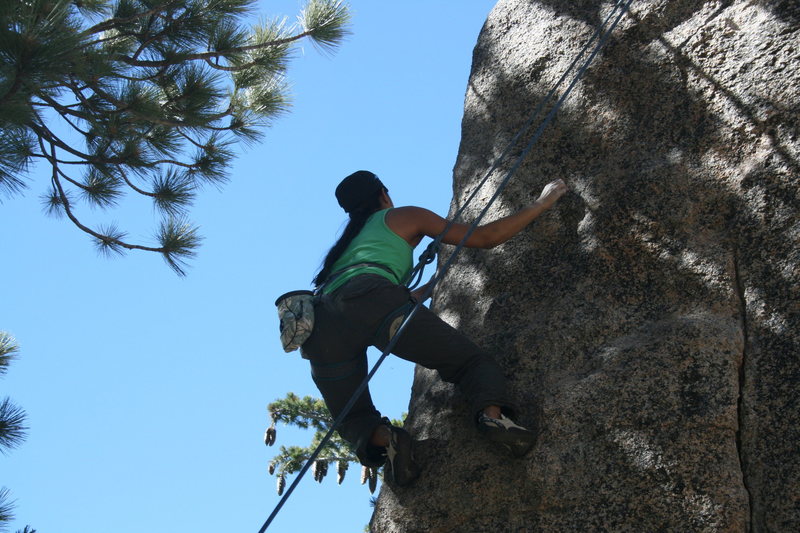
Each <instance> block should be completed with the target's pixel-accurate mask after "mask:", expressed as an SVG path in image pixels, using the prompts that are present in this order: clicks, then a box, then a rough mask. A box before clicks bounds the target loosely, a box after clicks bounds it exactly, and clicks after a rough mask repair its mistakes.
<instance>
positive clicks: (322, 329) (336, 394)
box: [303, 298, 386, 466]
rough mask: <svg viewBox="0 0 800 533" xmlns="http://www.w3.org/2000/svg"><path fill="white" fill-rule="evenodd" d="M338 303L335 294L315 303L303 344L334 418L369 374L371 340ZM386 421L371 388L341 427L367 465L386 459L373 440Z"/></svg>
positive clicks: (316, 381)
mask: <svg viewBox="0 0 800 533" xmlns="http://www.w3.org/2000/svg"><path fill="white" fill-rule="evenodd" d="M335 305H336V301H335V300H333V299H332V298H323V300H322V301H321V302H319V303H318V304H317V305H316V306H315V309H314V312H315V324H314V331H313V333H312V334H311V336H310V337H309V338H308V340H307V341H306V342H305V343H304V344H303V352H304V354H305V356H306V357H308V359H309V360H310V363H311V376H312V378H313V380H314V383H315V384H316V386H317V388H318V389H319V391H320V394H321V395H322V399H323V400H325V404H326V405H327V406H328V410H329V411H330V412H331V415H332V416H333V418H334V420H335V419H337V418H338V417H339V416H340V415H341V413H342V411H343V410H344V407H345V406H346V405H347V403H348V402H349V401H350V398H351V397H352V396H353V394H354V393H355V392H356V390H357V389H358V387H359V385H361V382H362V381H363V380H364V378H365V377H366V375H367V355H366V346H367V343H366V341H365V340H363V339H362V337H363V335H359V334H357V333H356V332H352V331H350V328H349V326H348V324H347V323H346V322H344V320H343V319H342V317H341V315H340V314H339V313H338V312H337V310H336V309H335V308H332V306H335ZM383 423H384V421H383V419H382V417H381V414H380V412H379V411H378V410H377V409H376V408H375V406H374V404H373V402H372V397H371V396H370V393H369V388H367V389H366V390H365V391H364V392H362V393H361V394H360V395H359V397H358V399H357V400H356V401H355V404H354V405H353V407H352V409H350V411H349V412H348V414H347V415H346V416H345V418H344V419H343V420H342V422H341V423H340V425H339V427H338V433H339V435H341V437H342V438H343V439H344V440H346V441H348V442H349V443H350V444H352V445H353V447H354V448H355V450H356V455H357V456H358V458H359V459H360V460H361V462H362V464H364V465H366V466H381V465H382V464H383V462H384V461H385V459H386V458H385V457H384V456H383V455H382V454H383V451H384V450H383V449H382V448H380V449H379V448H376V447H373V446H371V445H370V444H369V440H370V436H371V435H372V433H373V431H374V430H375V428H376V427H378V426H379V425H381V424H383Z"/></svg>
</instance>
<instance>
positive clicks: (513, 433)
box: [478, 413, 537, 457]
mask: <svg viewBox="0 0 800 533" xmlns="http://www.w3.org/2000/svg"><path fill="white" fill-rule="evenodd" d="M478 431H480V432H481V433H483V434H484V436H485V437H486V438H487V439H489V440H490V441H492V442H496V443H498V444H500V445H502V446H504V447H506V448H508V449H509V450H510V451H511V453H512V454H514V456H515V457H524V456H525V454H527V453H528V452H529V451H530V450H531V448H533V445H534V444H536V437H537V434H536V432H535V431H531V430H529V429H525V428H524V427H522V426H519V425H517V424H515V423H514V421H513V420H511V419H510V418H506V417H505V416H504V415H500V418H492V417H489V416H486V415H485V414H483V413H481V415H480V416H479V417H478Z"/></svg>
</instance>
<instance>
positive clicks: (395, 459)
mask: <svg viewBox="0 0 800 533" xmlns="http://www.w3.org/2000/svg"><path fill="white" fill-rule="evenodd" d="M389 430H390V431H391V432H392V435H391V438H390V440H389V445H388V446H387V447H386V463H387V465H389V466H390V471H391V473H392V479H393V480H394V482H395V484H396V485H398V486H400V487H405V486H407V485H410V484H411V483H412V482H413V481H414V480H415V479H417V478H418V477H419V473H420V468H419V465H418V464H417V463H416V462H414V441H413V440H412V439H411V435H409V434H408V431H406V430H404V429H401V428H398V427H394V426H389Z"/></svg>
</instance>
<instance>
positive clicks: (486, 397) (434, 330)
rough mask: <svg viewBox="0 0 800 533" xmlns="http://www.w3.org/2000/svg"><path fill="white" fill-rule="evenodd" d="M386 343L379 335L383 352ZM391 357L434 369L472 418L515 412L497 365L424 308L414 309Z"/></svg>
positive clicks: (384, 332) (378, 344) (379, 345)
mask: <svg viewBox="0 0 800 533" xmlns="http://www.w3.org/2000/svg"><path fill="white" fill-rule="evenodd" d="M387 329H388V328H387ZM388 342H389V334H388V331H383V332H381V335H380V338H379V339H378V343H377V346H378V347H379V348H380V349H381V350H383V349H385V348H386V346H387V344H388ZM392 353H393V354H395V355H397V356H398V357H402V358H403V359H406V360H408V361H412V362H414V363H417V364H420V365H422V366H424V367H426V368H431V369H435V370H437V371H438V372H439V375H440V376H441V377H442V379H443V380H445V381H448V382H450V383H455V384H456V385H457V386H458V387H459V389H460V390H461V391H462V392H463V393H464V395H465V396H466V397H467V399H468V401H469V402H470V411H471V412H472V413H473V414H474V415H475V416H477V414H478V413H479V412H481V411H482V410H483V409H484V408H486V407H488V406H491V405H497V406H500V407H501V408H502V410H503V412H504V413H506V414H507V415H508V416H514V413H515V412H516V408H515V406H514V404H513V402H512V401H511V398H510V397H509V395H508V392H507V383H506V378H505V375H504V374H503V370H502V368H500V365H498V364H497V362H496V361H495V360H494V359H493V358H492V357H491V356H490V355H489V354H488V353H486V352H485V351H484V350H482V349H481V348H480V347H478V346H477V345H476V344H475V343H473V342H472V341H471V340H469V339H468V338H467V337H466V336H465V335H463V334H462V333H460V332H459V331H458V330H456V329H455V328H453V327H452V326H450V325H449V324H448V323H446V322H445V321H444V320H442V319H441V318H439V317H438V316H437V315H436V314H435V313H434V312H433V311H431V310H430V309H428V308H427V307H420V308H419V309H418V311H417V313H416V314H415V315H414V317H413V318H412V319H411V322H409V323H408V325H407V326H406V328H405V330H404V332H403V334H402V335H401V337H400V338H399V340H398V342H397V344H396V345H395V347H394V348H393V350H392Z"/></svg>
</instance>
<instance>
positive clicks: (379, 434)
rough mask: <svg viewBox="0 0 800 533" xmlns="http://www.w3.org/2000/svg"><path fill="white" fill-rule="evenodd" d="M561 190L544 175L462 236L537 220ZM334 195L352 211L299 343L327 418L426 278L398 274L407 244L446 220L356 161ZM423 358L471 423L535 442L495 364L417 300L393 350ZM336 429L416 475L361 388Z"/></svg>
mask: <svg viewBox="0 0 800 533" xmlns="http://www.w3.org/2000/svg"><path fill="white" fill-rule="evenodd" d="M566 191H567V186H566V185H565V184H564V182H563V181H562V180H556V181H553V182H551V183H549V184H547V185H546V186H545V187H544V189H543V190H542V192H541V194H540V195H539V197H538V199H537V200H536V201H535V202H533V203H532V204H531V205H528V206H526V207H524V208H522V209H520V210H519V211H517V212H516V213H514V214H511V215H509V216H506V217H503V218H500V219H498V220H495V221H493V222H490V223H487V224H483V225H480V226H478V227H477V228H476V229H475V230H474V232H473V233H472V234H471V235H470V236H469V238H468V239H467V241H466V243H465V244H466V246H468V247H471V248H493V247H495V246H497V245H499V244H501V243H503V242H505V241H507V240H508V239H510V238H511V237H513V236H514V235H516V234H517V233H519V232H520V231H522V230H523V229H524V228H525V227H526V226H527V225H528V224H530V223H531V222H532V221H533V220H535V219H536V218H537V217H538V216H539V215H541V214H542V213H543V212H544V211H546V210H547V209H549V208H550V207H552V206H553V204H554V203H555V202H556V201H557V200H558V199H559V198H560V197H561V196H562V195H563V194H564V193H565V192H566ZM335 194H336V199H337V201H338V203H339V205H340V206H341V207H342V208H343V209H344V210H345V212H347V213H348V214H349V216H350V220H349V222H348V224H347V226H346V227H345V229H344V231H343V232H342V235H341V237H339V239H338V241H337V242H336V243H335V244H334V245H333V247H332V248H331V249H330V251H329V252H328V254H327V256H326V257H325V260H324V261H323V264H322V267H321V269H320V271H319V273H318V274H317V275H316V277H315V278H314V280H313V282H314V285H315V287H316V288H317V293H318V294H319V295H320V297H319V299H318V301H317V303H316V305H315V324H314V329H313V332H312V334H311V336H310V337H309V338H308V339H307V340H306V341H305V343H304V344H303V353H304V355H305V357H307V358H308V359H310V362H311V374H312V377H313V379H314V383H315V384H316V385H317V387H318V388H319V391H320V393H321V394H322V397H323V399H324V400H325V403H326V404H327V406H328V409H329V410H330V412H331V414H332V415H333V417H334V418H337V417H338V416H339V414H340V413H341V412H342V410H343V408H344V406H345V405H346V404H347V402H348V401H349V400H350V398H351V396H352V395H353V394H354V392H355V391H356V389H357V388H358V386H359V385H360V384H361V382H362V381H363V379H364V378H365V377H366V375H367V354H366V350H367V348H368V347H369V346H371V345H373V346H376V347H377V348H379V349H381V350H383V349H384V348H385V347H386V346H387V345H388V343H389V340H390V337H391V336H390V331H389V329H390V328H388V327H386V323H387V318H391V317H392V316H393V314H396V312H397V310H398V309H406V310H407V309H408V308H409V307H408V305H409V302H411V303H413V302H415V301H416V300H418V299H419V298H420V297H421V296H422V295H423V294H424V293H425V289H426V288H427V286H423V287H420V288H419V289H416V290H414V291H409V289H408V288H407V287H406V286H405V285H404V284H403V283H404V282H405V278H406V277H407V276H408V274H409V273H410V271H411V269H412V252H413V249H414V247H416V246H417V245H418V244H419V243H420V241H421V240H422V239H423V238H424V237H436V236H437V235H439V234H440V233H442V232H443V231H444V230H445V228H446V227H447V225H448V221H447V220H446V219H444V218H442V217H440V216H439V215H437V214H435V213H433V212H432V211H429V210H427V209H423V208H421V207H414V206H407V207H395V206H394V204H393V202H392V199H391V197H390V196H389V191H388V189H387V188H386V187H385V186H384V185H383V183H382V182H381V180H380V179H378V177H377V176H376V175H375V174H373V173H372V172H369V171H365V170H359V171H357V172H355V173H353V174H351V175H349V176H347V177H346V178H345V179H344V180H342V182H341V183H339V185H338V187H336V193H335ZM468 229H469V226H467V225H466V224H460V223H454V224H452V225H451V226H450V227H449V229H448V230H447V234H446V235H444V236H443V238H442V242H444V243H446V244H458V243H459V242H460V241H461V239H462V238H463V237H464V235H465V234H466V233H467V231H468ZM392 353H393V354H394V355H397V356H399V357H401V358H403V359H406V360H408V361H412V362H414V363H417V364H419V365H422V366H424V367H426V368H430V369H435V370H437V371H438V373H439V375H440V376H441V378H442V379H443V380H444V381H447V382H450V383H455V384H456V385H457V386H458V388H459V389H460V390H461V391H462V392H463V393H464V395H465V397H466V398H467V400H468V402H469V405H470V412H471V413H473V414H474V423H475V424H476V425H477V428H478V430H479V431H480V432H481V433H482V434H483V435H484V436H485V437H486V438H487V439H489V440H490V441H492V442H495V443H498V444H500V445H503V446H504V447H506V448H508V449H510V451H511V452H512V453H513V454H514V455H515V456H518V457H521V456H524V455H525V454H526V453H527V452H528V451H529V450H530V449H531V448H532V447H533V445H534V443H535V441H536V437H537V432H536V431H535V430H529V429H526V428H524V427H522V426H519V425H518V424H516V423H515V422H514V421H513V418H514V417H515V416H516V412H517V410H516V408H515V407H514V403H513V402H512V400H511V398H509V395H508V391H507V385H506V380H505V376H504V375H503V371H502V369H501V368H500V366H499V365H498V364H497V363H496V362H495V360H494V359H493V358H492V357H491V356H490V355H489V354H488V353H486V352H485V351H484V350H482V349H481V348H479V347H478V346H476V345H475V344H474V343H473V342H472V341H470V340H469V339H468V338H467V337H466V336H464V335H463V334H461V333H459V332H458V331H457V330H456V329H454V328H453V327H451V326H450V325H448V324H447V323H446V322H444V320H442V319H441V318H439V317H438V316H437V315H436V314H434V313H433V312H432V311H430V310H429V309H428V308H426V307H423V306H421V307H420V308H419V309H418V312H417V313H416V314H415V315H414V317H413V318H412V319H411V321H410V322H409V323H408V324H407V326H406V328H405V329H404V331H403V334H402V335H401V336H400V337H399V340H398V341H397V344H396V345H395V347H394V348H393V350H392ZM339 434H340V435H341V436H342V438H344V439H345V440H346V441H348V442H350V443H351V444H352V445H353V447H354V448H355V451H356V455H357V456H358V458H359V460H360V461H361V463H362V464H363V465H365V466H369V467H379V466H382V465H384V464H385V463H388V465H389V471H390V472H391V475H392V478H393V479H394V482H395V483H396V484H397V485H399V486H405V485H408V484H410V483H411V482H412V481H414V479H416V478H417V477H418V476H419V473H420V468H419V466H418V464H417V463H416V462H415V460H414V455H413V441H412V438H411V436H410V435H409V434H408V432H407V431H405V430H404V429H402V428H399V427H396V426H392V425H391V424H390V422H389V420H388V419H386V418H383V417H382V416H381V414H380V412H379V411H378V410H377V409H376V408H375V406H374V405H373V403H372V399H371V397H370V393H369V389H367V390H365V391H364V392H363V393H362V394H361V395H360V397H359V398H358V400H357V401H356V403H355V405H354V406H353V408H352V409H351V411H350V412H349V414H348V415H347V416H346V417H345V419H344V420H343V422H342V424H341V426H340V428H339Z"/></svg>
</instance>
